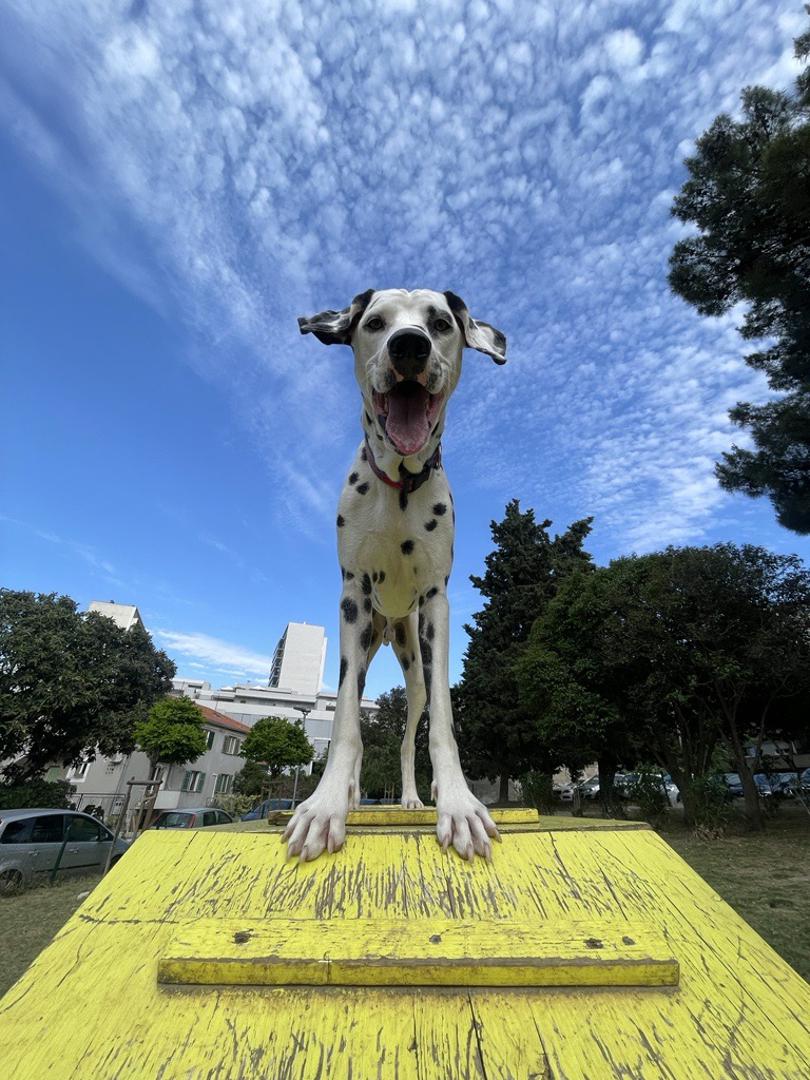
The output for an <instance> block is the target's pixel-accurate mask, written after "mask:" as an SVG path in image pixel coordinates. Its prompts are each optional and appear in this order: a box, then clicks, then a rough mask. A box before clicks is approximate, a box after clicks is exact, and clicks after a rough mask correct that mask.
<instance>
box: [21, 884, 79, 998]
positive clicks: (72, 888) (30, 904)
mask: <svg viewBox="0 0 810 1080" xmlns="http://www.w3.org/2000/svg"><path fill="white" fill-rule="evenodd" d="M98 880H99V877H98V875H97V874H96V875H93V876H91V877H78V876H77V877H70V878H68V879H67V880H65V881H61V882H59V883H58V884H57V885H41V886H39V887H38V888H34V889H29V890H28V892H24V893H21V894H20V895H19V896H10V897H0V941H2V942H3V948H2V949H0V994H5V992H6V990H8V988H9V987H10V986H11V985H12V984H13V983H15V982H16V981H17V979H19V977H20V976H21V975H22V973H23V972H24V971H25V969H26V968H27V967H28V965H29V964H30V963H31V961H32V960H34V959H35V958H36V957H37V956H38V955H39V953H40V952H41V951H42V950H43V949H44V948H45V946H46V945H47V944H49V942H50V941H51V940H52V939H53V937H54V935H55V934H57V933H58V932H59V931H60V930H61V929H62V927H63V926H64V924H65V923H66V922H67V920H68V919H69V918H70V916H71V915H72V914H73V912H74V911H75V910H76V908H77V907H78V906H79V904H81V900H79V899H78V896H79V893H83V892H86V891H87V890H88V889H92V888H93V886H94V885H95V884H96V883H97V882H98Z"/></svg>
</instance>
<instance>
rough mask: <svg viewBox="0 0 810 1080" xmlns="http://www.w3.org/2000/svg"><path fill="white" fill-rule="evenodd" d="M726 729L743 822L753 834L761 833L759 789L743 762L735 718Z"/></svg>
mask: <svg viewBox="0 0 810 1080" xmlns="http://www.w3.org/2000/svg"><path fill="white" fill-rule="evenodd" d="M728 729H729V740H728V743H729V748H730V749H731V752H732V754H733V755H734V764H735V766H736V768H737V773H738V775H739V777H740V781H741V783H742V789H743V800H744V803H745V820H746V821H747V823H748V828H749V829H751V830H752V831H753V832H762V830H763V828H764V823H763V821H762V808H761V806H760V802H759V788H758V787H757V784H756V780H754V774H753V773H752V772H751V770H750V769H749V768H748V762H747V761H746V760H745V747H744V746H743V743H742V739H741V738H740V733H739V731H738V730H737V721H736V718H735V717H731V718H730V720H729V723H728Z"/></svg>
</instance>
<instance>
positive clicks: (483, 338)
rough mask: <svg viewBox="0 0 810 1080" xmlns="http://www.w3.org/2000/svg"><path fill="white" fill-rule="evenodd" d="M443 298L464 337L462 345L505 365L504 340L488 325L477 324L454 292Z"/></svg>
mask: <svg viewBox="0 0 810 1080" xmlns="http://www.w3.org/2000/svg"><path fill="white" fill-rule="evenodd" d="M444 298H445V300H446V301H447V303H448V305H449V307H450V310H451V311H452V312H453V315H454V316H455V319H456V322H457V323H458V325H459V329H460V330H461V332H462V334H463V335H464V344H465V345H466V346H467V347H468V348H470V349H477V350H478V351H479V352H482V353H486V354H487V356H491V357H492V359H493V360H494V361H495V363H496V364H505V363H506V338H505V337H504V335H503V334H502V333H501V332H500V330H496V329H495V327H494V326H490V325H489V323H485V322H478V321H476V320H475V319H474V318H473V317H472V315H470V313H469V311H468V310H467V305H466V304H465V303H464V301H463V300H462V299H461V297H460V296H456V294H455V293H454V292H445V294H444Z"/></svg>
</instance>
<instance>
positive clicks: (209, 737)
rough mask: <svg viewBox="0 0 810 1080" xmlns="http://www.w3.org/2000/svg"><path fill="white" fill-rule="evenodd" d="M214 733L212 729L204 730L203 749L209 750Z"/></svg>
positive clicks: (212, 743) (212, 742)
mask: <svg viewBox="0 0 810 1080" xmlns="http://www.w3.org/2000/svg"><path fill="white" fill-rule="evenodd" d="M214 734H215V732H213V731H206V733H205V749H206V750H210V749H211V747H212V746H213V745H214Z"/></svg>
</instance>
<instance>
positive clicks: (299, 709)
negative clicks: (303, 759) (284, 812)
mask: <svg viewBox="0 0 810 1080" xmlns="http://www.w3.org/2000/svg"><path fill="white" fill-rule="evenodd" d="M293 709H294V710H295V712H300V713H301V730H302V731H303V732H304V734H305V735H306V731H307V727H306V724H307V717H308V716H309V714H310V713H311V712H312V709H308V708H307V707H306V706H305V705H293ZM300 771H301V766H300V765H296V766H295V780H294V782H293V796H292V805H291V806H290V810H294V809H295V797H296V795H297V794H298V774H299V772H300Z"/></svg>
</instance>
